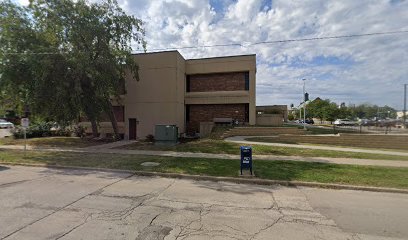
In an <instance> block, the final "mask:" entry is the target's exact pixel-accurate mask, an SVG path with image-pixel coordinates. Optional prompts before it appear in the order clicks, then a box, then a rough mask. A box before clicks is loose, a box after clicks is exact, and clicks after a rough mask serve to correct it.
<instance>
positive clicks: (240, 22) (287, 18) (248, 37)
mask: <svg viewBox="0 0 408 240" xmlns="http://www.w3.org/2000/svg"><path fill="white" fill-rule="evenodd" d="M16 1H19V2H20V3H21V4H26V3H27V2H28V0H16ZM92 1H99V0H92ZM118 2H119V4H120V5H121V7H122V8H123V10H124V11H125V12H126V13H128V14H131V15H134V16H136V17H138V18H140V19H142V20H143V22H144V28H145V30H146V41H147V51H148V52H149V51H154V49H163V48H166V49H167V48H174V49H177V48H179V47H183V46H203V45H217V44H231V43H240V44H241V46H231V47H214V48H204V47H198V48H194V49H180V50H179V52H180V53H181V54H182V55H183V56H184V58H186V59H189V58H201V57H216V56H224V55H228V56H229V55H242V54H256V59H257V75H256V81H257V85H256V86H257V87H256V95H257V98H256V101H257V105H274V104H286V105H290V104H292V103H293V104H295V105H297V104H299V103H300V101H301V99H302V88H303V82H302V79H306V92H308V93H309V94H310V98H311V99H313V98H316V97H320V98H323V99H327V98H329V99H331V100H332V101H335V102H337V103H338V104H340V103H341V102H345V103H346V104H360V103H371V104H377V105H389V106H392V107H394V108H397V109H402V108H403V97H404V96H403V94H404V89H403V86H404V84H405V83H408V33H401V34H392V35H391V34H390V35H379V36H366V37H358V38H343V39H327V40H319V41H303V42H286V43H275V44H259V45H251V44H252V43H256V42H263V41H275V40H286V39H299V38H314V37H326V36H340V35H353V34H366V33H375V32H390V31H399V30H408V0H358V1H356V0H341V1H338V0H307V1H305V0H272V1H271V0H118Z"/></svg>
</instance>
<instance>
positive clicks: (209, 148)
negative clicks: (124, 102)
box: [119, 139, 408, 160]
mask: <svg viewBox="0 0 408 240" xmlns="http://www.w3.org/2000/svg"><path fill="white" fill-rule="evenodd" d="M241 145H242V144H237V143H230V142H226V141H222V140H211V139H206V140H199V141H192V142H187V143H182V144H178V145H176V146H156V145H154V144H151V143H144V142H139V143H134V144H130V145H126V146H122V147H119V148H120V149H129V150H153V151H154V150H158V151H176V152H200V153H225V154H239V147H240V146H241ZM252 147H253V153H254V154H258V155H267V154H270V155H281V156H302V157H332V158H356V159H373V160H408V156H395V155H382V154H371V153H355V152H341V151H330V150H318V149H300V148H291V147H275V146H263V145H254V146H252Z"/></svg>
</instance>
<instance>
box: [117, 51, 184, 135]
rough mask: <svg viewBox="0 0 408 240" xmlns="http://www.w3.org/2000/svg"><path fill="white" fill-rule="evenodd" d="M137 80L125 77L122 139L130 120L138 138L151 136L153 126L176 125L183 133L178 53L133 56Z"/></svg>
mask: <svg viewBox="0 0 408 240" xmlns="http://www.w3.org/2000/svg"><path fill="white" fill-rule="evenodd" d="M134 58H135V60H136V62H137V63H138V65H139V76H140V81H136V80H135V79H133V77H132V76H130V75H128V76H127V78H126V87H127V94H126V95H125V97H124V103H125V121H126V124H125V125H126V127H125V128H126V130H125V138H128V134H129V130H128V129H129V118H136V119H137V121H138V125H137V137H138V138H145V137H146V136H147V135H148V134H154V126H155V125H156V124H175V125H177V126H178V127H179V132H184V91H185V90H184V89H185V87H184V78H185V75H184V59H183V57H182V56H181V55H180V53H178V52H177V51H170V52H158V53H149V54H137V55H134Z"/></svg>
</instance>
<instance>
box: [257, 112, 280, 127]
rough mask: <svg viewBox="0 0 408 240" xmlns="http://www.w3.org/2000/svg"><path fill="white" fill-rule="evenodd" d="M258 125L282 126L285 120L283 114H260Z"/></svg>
mask: <svg viewBox="0 0 408 240" xmlns="http://www.w3.org/2000/svg"><path fill="white" fill-rule="evenodd" d="M256 124H257V125H261V126H282V125H283V118H282V115H281V114H258V115H257V116H256Z"/></svg>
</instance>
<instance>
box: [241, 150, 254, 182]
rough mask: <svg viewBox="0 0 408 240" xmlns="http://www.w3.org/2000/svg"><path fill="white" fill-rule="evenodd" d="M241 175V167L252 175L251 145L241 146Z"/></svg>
mask: <svg viewBox="0 0 408 240" xmlns="http://www.w3.org/2000/svg"><path fill="white" fill-rule="evenodd" d="M240 150H241V175H242V169H244V168H245V169H249V170H250V171H251V175H252V147H247V146H241V147H240Z"/></svg>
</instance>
